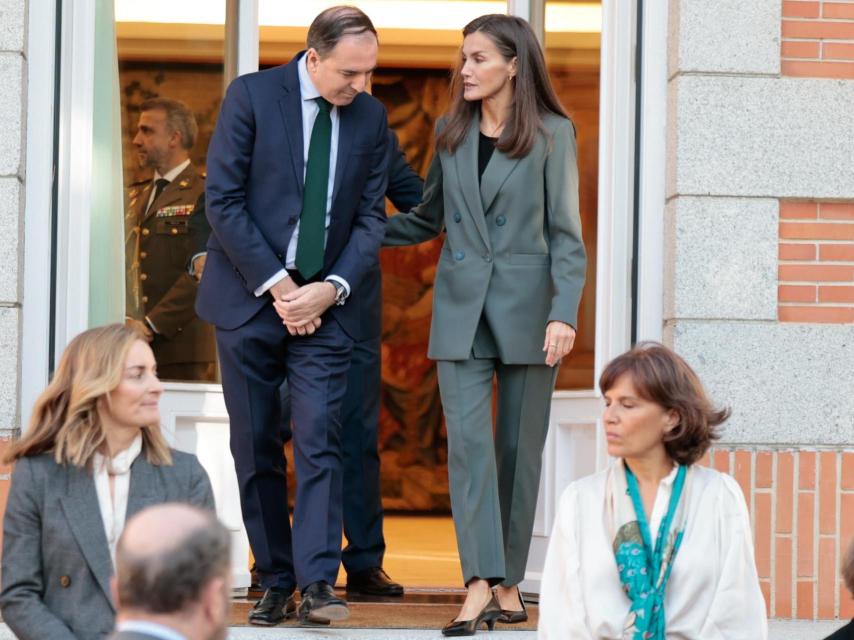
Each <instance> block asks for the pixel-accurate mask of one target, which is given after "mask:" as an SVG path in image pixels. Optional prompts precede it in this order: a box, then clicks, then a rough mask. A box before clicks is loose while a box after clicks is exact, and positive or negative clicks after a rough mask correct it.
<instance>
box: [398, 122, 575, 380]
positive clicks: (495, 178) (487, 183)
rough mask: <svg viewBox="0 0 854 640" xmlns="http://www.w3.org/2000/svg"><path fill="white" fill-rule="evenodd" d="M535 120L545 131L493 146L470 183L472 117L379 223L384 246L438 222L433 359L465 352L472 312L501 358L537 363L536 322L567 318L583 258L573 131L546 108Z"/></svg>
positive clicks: (540, 335) (430, 232)
mask: <svg viewBox="0 0 854 640" xmlns="http://www.w3.org/2000/svg"><path fill="white" fill-rule="evenodd" d="M544 125H545V127H546V129H547V130H548V134H549V135H548V137H547V136H545V135H540V136H538V138H537V142H536V144H535V145H534V147H533V149H532V150H531V152H530V153H528V155H526V156H524V157H522V158H517V159H511V158H509V157H507V156H506V155H504V154H503V153H502V152H500V151H499V150H498V149H496V150H495V152H494V153H493V155H492V158H491V159H490V161H489V164H488V165H487V167H486V170H485V171H484V173H483V178H482V180H481V184H480V188H479V189H478V176H477V160H478V158H477V154H478V132H479V130H480V117H479V116H478V117H475V118H474V120H473V122H472V124H471V126H470V128H469V131H468V134H467V136H466V138H465V141H464V142H463V143H462V144H461V145H460V147H459V148H458V149H457V150H456V152H455V153H453V154H449V153H447V152H446V151H437V153H436V156H435V157H434V158H433V162H432V164H431V165H430V169H429V171H428V172H427V180H426V184H425V187H424V197H423V200H422V202H421V204H420V205H418V206H417V207H416V208H415V209H413V210H412V211H410V212H408V213H399V214H397V215H395V216H392V217H391V218H390V219H389V221H388V224H387V226H386V235H385V240H384V242H383V244H384V246H398V245H407V244H416V243H418V242H424V241H425V240H430V239H431V238H435V237H436V236H438V235H439V234H440V233H441V232H442V229H443V228H444V229H445V230H446V236H445V243H444V246H443V247H442V252H441V257H440V258H439V266H438V270H437V272H436V281H435V290H434V292H433V320H432V324H431V327H430V347H429V350H428V352H427V355H428V357H430V358H432V359H434V360H465V359H468V358H469V357H470V355H471V350H472V344H473V342H474V337H475V332H476V331H477V327H478V323H479V322H480V319H481V317H484V318H485V319H486V321H487V322H488V324H489V327H490V329H491V330H492V335H493V336H494V338H495V343H496V347H497V349H498V354H499V356H500V359H501V361H502V362H504V363H505V364H529V365H530V364H540V365H541V364H544V362H545V353H544V352H543V341H544V339H545V329H546V324H548V323H549V322H551V321H553V320H559V321H561V322H565V323H567V324H570V325H572V326H576V323H577V313H578V303H579V300H580V299H581V290H582V288H583V286H584V274H585V269H586V256H585V251H584V243H583V242H582V239H581V221H580V217H579V213H578V170H577V167H576V149H575V131H574V129H573V126H572V123H571V122H570V121H569V120H567V119H566V118H562V117H559V116H556V115H552V114H549V115H546V116H545V117H544ZM443 126H444V121H443V120H440V121H439V123H438V126H437V131H441V130H442V127H443Z"/></svg>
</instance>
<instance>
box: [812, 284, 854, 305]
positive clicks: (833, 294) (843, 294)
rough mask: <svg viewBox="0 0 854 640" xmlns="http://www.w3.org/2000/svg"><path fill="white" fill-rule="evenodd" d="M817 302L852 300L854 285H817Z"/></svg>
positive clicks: (853, 298)
mask: <svg viewBox="0 0 854 640" xmlns="http://www.w3.org/2000/svg"><path fill="white" fill-rule="evenodd" d="M818 301H819V302H841V303H843V304H844V303H846V302H854V287H819V288H818Z"/></svg>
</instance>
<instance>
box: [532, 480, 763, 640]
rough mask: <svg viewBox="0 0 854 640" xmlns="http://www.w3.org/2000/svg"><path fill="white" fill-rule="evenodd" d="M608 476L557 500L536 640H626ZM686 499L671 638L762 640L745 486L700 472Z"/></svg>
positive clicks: (670, 604)
mask: <svg viewBox="0 0 854 640" xmlns="http://www.w3.org/2000/svg"><path fill="white" fill-rule="evenodd" d="M607 475H608V471H607V469H606V470H605V471H602V472H599V473H597V474H595V475H592V476H588V477H586V478H582V479H581V480H578V481H577V482H573V483H572V484H571V485H569V487H567V489H566V491H564V493H563V495H562V496H561V499H560V507H559V510H558V514H557V518H556V520H555V525H554V530H553V531H552V535H551V539H550V540H549V549H548V553H547V554H546V562H545V568H544V570H543V578H542V583H541V595H540V622H539V628H538V638H539V640H555V639H557V638H560V639H572V640H611V639H615V640H616V639H618V638H622V628H623V622H624V621H625V619H626V615H627V614H628V611H629V606H630V602H629V599H628V597H627V596H626V595H625V593H624V592H623V589H622V585H621V584H620V577H619V575H618V573H617V567H616V564H615V560H614V550H613V547H612V542H613V541H612V539H611V538H610V534H609V533H608V523H607V521H606V509H605V498H606V494H607V487H606V484H607V483H606V479H607ZM673 475H674V474H671V476H669V477H668V479H666V480H663V481H662V483H661V485H660V486H659V489H658V493H657V494H656V497H655V505H654V507H653V512H652V518H651V521H652V522H651V528H650V531H651V532H657V530H658V529H657V527H658V523H660V521H661V515H662V513H663V512H664V510H665V509H666V508H667V504H668V502H669V500H670V493H671V490H672V486H673V477H672V476H673ZM688 499H689V503H688V505H687V508H688V513H687V520H686V525H685V536H684V538H683V539H682V545H681V546H680V548H679V552H678V554H677V555H676V560H675V561H674V563H673V569H672V573H671V574H670V580H669V581H668V583H667V590H666V592H665V600H664V611H665V616H666V621H667V633H666V635H667V638H668V640H677V639H678V640H695V639H696V640H740V639H744V640H765V639H766V638H767V637H768V628H767V626H768V623H767V617H766V613H765V601H764V600H763V598H762V592H761V591H760V589H759V577H758V575H757V573H756V564H755V562H754V558H753V542H752V538H751V532H750V520H749V518H748V515H747V505H746V504H745V502H744V497H743V495H742V493H741V489H740V488H739V486H738V484H736V482H735V481H734V480H733V479H732V478H730V477H729V476H727V475H724V474H722V473H720V472H718V471H714V470H713V469H709V468H706V467H701V466H699V465H698V466H696V468H695V469H694V471H693V478H692V481H691V492H690V494H689V496H688ZM652 535H655V533H653V534H652Z"/></svg>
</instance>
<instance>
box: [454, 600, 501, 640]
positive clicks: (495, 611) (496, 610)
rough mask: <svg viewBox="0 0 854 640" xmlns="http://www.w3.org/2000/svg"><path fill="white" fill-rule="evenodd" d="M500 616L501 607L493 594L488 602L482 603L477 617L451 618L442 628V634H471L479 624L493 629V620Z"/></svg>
mask: <svg viewBox="0 0 854 640" xmlns="http://www.w3.org/2000/svg"><path fill="white" fill-rule="evenodd" d="M500 617H501V607H500V606H498V601H497V600H496V599H495V596H494V595H493V596H492V597H491V598H490V599H489V602H487V603H486V605H484V607H483V609H481V610H480V613H479V614H477V617H475V618H472V619H471V620H451V621H450V622H449V623H448V624H446V625H445V626H444V627H443V628H442V635H443V636H473V635H474V633H475V631H477V630H478V628H479V627H480V625H481V624H484V623H485V624H486V628H487V629H489V630H490V631H492V630H493V629H495V621H496V620H498V619H499V618H500Z"/></svg>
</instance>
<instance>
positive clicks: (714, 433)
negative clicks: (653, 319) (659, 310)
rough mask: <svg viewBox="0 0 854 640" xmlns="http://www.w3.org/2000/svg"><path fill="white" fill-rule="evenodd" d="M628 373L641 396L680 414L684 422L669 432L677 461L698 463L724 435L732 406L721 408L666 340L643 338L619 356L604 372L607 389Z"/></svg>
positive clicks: (668, 445)
mask: <svg viewBox="0 0 854 640" xmlns="http://www.w3.org/2000/svg"><path fill="white" fill-rule="evenodd" d="M622 375H629V376H630V377H631V379H632V384H633V385H634V387H635V389H636V390H637V392H638V394H639V395H640V397H641V398H643V399H644V400H648V401H649V402H654V403H655V404H657V405H659V406H661V407H663V408H664V409H665V410H666V411H675V412H676V413H677V414H678V415H679V423H678V424H677V425H676V427H674V428H673V429H672V430H671V431H670V432H668V433H667V434H665V436H664V448H665V450H666V451H667V455H668V456H670V458H671V459H672V460H673V461H674V462H677V463H679V464H684V465H690V464H694V463H695V462H697V460H699V459H700V458H702V457H703V454H705V453H706V451H708V450H709V447H710V446H711V445H712V442H713V441H715V440H717V439H718V438H719V437H720V432H719V430H718V427H719V426H720V425H721V424H723V423H724V422H725V421H726V420H727V419H728V418H729V416H730V410H729V408H723V409H717V408H715V406H714V405H713V404H712V401H711V400H710V399H709V397H708V396H707V395H706V391H705V389H703V384H702V383H701V382H700V378H699V377H698V376H697V374H696V373H695V372H694V370H693V369H692V368H691V367H690V365H689V364H688V363H687V362H685V360H683V359H682V358H681V357H680V356H679V355H678V354H676V353H675V352H673V351H671V350H670V349H668V348H667V347H665V346H664V345H662V344H659V343H657V342H641V343H639V344H638V345H636V346H635V347H634V348H633V349H631V350H630V351H627V352H626V353H624V354H622V355H620V356H617V357H616V358H614V359H613V360H612V361H611V362H610V363H608V366H606V367H605V370H604V371H603V372H602V375H601V376H600V377H599V390H600V391H601V392H602V394H603V395H604V394H605V393H606V392H607V391H609V390H610V389H611V388H612V387H613V386H614V385H615V384H616V382H617V378H619V377H620V376H622Z"/></svg>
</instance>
